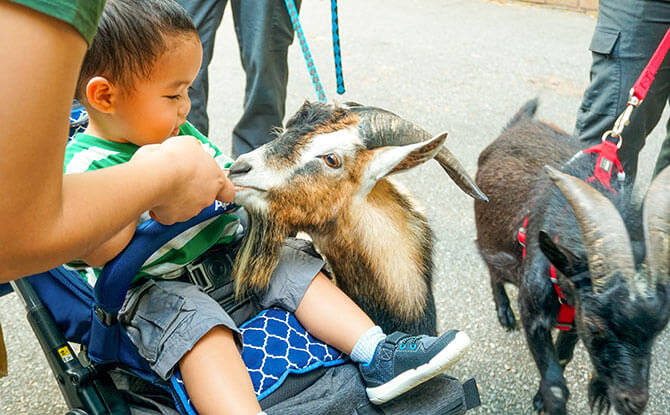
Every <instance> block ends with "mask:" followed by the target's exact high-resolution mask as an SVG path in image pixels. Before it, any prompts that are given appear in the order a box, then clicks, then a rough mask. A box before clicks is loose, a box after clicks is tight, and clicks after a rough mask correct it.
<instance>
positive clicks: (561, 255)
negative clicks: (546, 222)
mask: <svg viewBox="0 0 670 415" xmlns="http://www.w3.org/2000/svg"><path fill="white" fill-rule="evenodd" d="M539 241H540V249H541V250H542V253H543V254H544V255H545V256H546V257H547V259H548V260H549V262H551V264H552V265H553V266H555V267H556V269H557V270H559V271H560V272H561V273H562V274H563V275H565V276H566V277H568V278H570V277H573V276H575V275H577V274H581V273H582V272H584V271H585V270H586V269H587V267H586V266H585V264H584V263H583V261H582V260H580V258H579V257H578V256H577V255H575V254H573V253H572V252H571V251H570V250H569V249H567V248H565V247H563V246H561V245H559V244H557V243H556V242H554V241H553V240H552V239H551V237H550V236H549V234H547V232H545V231H540V236H539Z"/></svg>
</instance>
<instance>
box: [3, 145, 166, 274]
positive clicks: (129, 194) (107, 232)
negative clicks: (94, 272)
mask: <svg viewBox="0 0 670 415" xmlns="http://www.w3.org/2000/svg"><path fill="white" fill-rule="evenodd" d="M160 170H165V163H162V162H161V161H160V160H159V159H158V158H154V159H146V160H142V161H137V162H133V163H127V164H123V165H119V166H115V167H111V168H107V169H102V170H97V171H92V172H88V173H82V174H73V175H67V176H64V178H63V182H62V192H61V196H62V198H61V200H60V202H59V203H53V204H40V203H39V202H38V201H37V200H35V202H34V203H32V204H30V205H29V206H26V207H25V209H23V211H18V210H16V209H14V212H13V213H12V214H11V220H8V221H3V222H6V226H4V227H3V228H2V229H1V230H0V240H2V244H0V263H2V264H3V266H2V268H1V269H0V281H7V280H10V279H15V278H19V277H22V276H25V275H30V274H32V273H35V272H40V271H44V270H46V269H49V268H53V267H55V266H58V265H61V264H63V263H64V262H67V261H70V260H72V259H75V258H82V257H86V256H87V255H89V254H91V253H92V252H93V251H94V250H96V249H97V248H98V247H99V246H100V245H101V244H102V243H103V242H105V241H108V240H109V239H110V238H112V237H113V236H114V235H116V234H117V233H118V232H119V231H121V229H122V228H123V227H124V226H127V225H128V224H129V223H131V222H134V221H135V220H136V219H137V218H138V217H139V216H140V214H141V213H142V212H143V211H145V210H146V209H148V208H150V207H151V206H155V205H156V204H158V203H159V202H160V200H161V198H162V194H163V193H165V192H167V191H168V189H169V187H170V185H171V178H170V177H168V175H169V174H171V173H170V172H169V171H167V172H165V174H161V172H160ZM146 177H151V178H152V179H151V180H141V179H140V178H146Z"/></svg>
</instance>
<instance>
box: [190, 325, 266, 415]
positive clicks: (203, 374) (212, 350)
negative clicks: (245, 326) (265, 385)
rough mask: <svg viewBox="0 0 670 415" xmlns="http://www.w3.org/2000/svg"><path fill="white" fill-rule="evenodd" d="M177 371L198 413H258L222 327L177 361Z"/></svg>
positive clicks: (242, 368) (248, 382)
mask: <svg viewBox="0 0 670 415" xmlns="http://www.w3.org/2000/svg"><path fill="white" fill-rule="evenodd" d="M179 369H180V370H181V376H182V378H183V379H184V384H185V385H186V390H187V391H188V396H189V397H190V398H191V402H192V403H193V405H194V406H195V407H196V409H197V410H198V413H200V414H203V415H204V414H223V413H228V414H257V413H258V412H261V407H260V405H259V403H258V400H257V399H256V394H255V393H254V388H253V385H252V384H251V378H250V377H249V374H248V373H247V368H246V366H244V362H243V361H242V356H240V353H239V351H238V349H237V344H236V343H235V339H234V337H233V334H232V332H231V331H230V330H229V329H227V328H226V327H222V326H218V327H214V328H213V329H212V330H210V331H209V332H208V333H207V334H206V335H205V336H204V337H202V338H201V339H200V340H199V341H198V342H197V343H196V344H195V346H194V347H193V349H192V350H191V351H190V352H188V353H186V355H184V357H183V358H182V359H181V360H180V361H179ZM224 408H225V410H224Z"/></svg>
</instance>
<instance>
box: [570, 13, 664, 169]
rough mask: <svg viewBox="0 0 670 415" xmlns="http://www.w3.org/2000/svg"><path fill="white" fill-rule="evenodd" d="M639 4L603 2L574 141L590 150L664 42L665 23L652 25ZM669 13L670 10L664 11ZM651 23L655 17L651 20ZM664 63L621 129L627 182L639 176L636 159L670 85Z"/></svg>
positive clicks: (611, 122) (592, 45)
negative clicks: (576, 140) (581, 141)
mask: <svg viewBox="0 0 670 415" xmlns="http://www.w3.org/2000/svg"><path fill="white" fill-rule="evenodd" d="M645 3H647V2H644V1H641V0H633V1H631V0H602V1H601V2H600V6H599V7H600V10H599V14H598V22H597V25H596V30H595V32H594V34H593V39H592V41H591V45H590V47H589V48H590V50H591V51H592V53H593V64H592V66H591V84H590V85H589V87H588V88H587V90H586V91H585V93H584V97H583V100H582V104H581V106H580V108H579V111H578V114H577V123H576V131H575V133H576V135H577V136H578V137H579V138H580V139H581V140H583V141H585V142H586V143H588V144H596V143H598V142H600V140H601V137H602V134H603V133H604V132H605V131H607V130H609V129H611V128H612V126H613V125H614V122H615V121H616V118H617V117H618V116H619V114H620V113H621V112H623V110H624V109H625V107H626V104H627V100H628V92H629V91H630V88H631V87H632V86H633V84H634V83H635V81H636V80H637V78H638V76H639V75H640V73H641V72H642V70H643V69H644V66H645V65H646V64H647V62H648V61H649V58H650V57H651V55H652V54H653V52H654V50H655V49H656V46H657V45H658V44H659V42H660V40H661V39H662V38H663V35H664V34H665V31H666V29H667V22H666V23H663V22H658V21H651V20H650V17H649V16H650V15H652V14H653V13H654V12H655V10H650V9H649V8H647V7H646V6H645ZM663 7H668V8H670V5H669V6H663ZM652 17H653V16H652ZM669 65H670V60H668V59H666V61H664V63H663V65H662V67H661V70H659V74H658V75H657V80H656V81H655V82H654V83H653V85H652V88H651V89H650V91H649V93H648V94H647V97H646V99H645V100H644V102H643V103H642V105H641V106H640V107H639V108H637V109H636V110H635V111H634V112H633V116H632V117H631V120H630V124H629V125H628V126H627V127H626V128H625V129H624V132H623V137H624V142H623V146H622V148H621V150H620V151H619V157H620V159H621V161H622V163H623V166H624V170H625V171H626V174H627V175H628V177H629V179H630V180H631V181H633V180H634V178H635V175H636V173H637V158H638V153H639V151H640V150H641V149H642V147H643V146H644V142H645V139H646V137H647V135H648V134H649V132H651V130H653V128H654V127H655V126H656V124H657V123H658V120H659V118H660V115H661V112H662V111H663V108H664V106H665V102H666V100H667V96H668V90H669V88H670V85H668V82H667V79H666V78H667V72H668V66H669Z"/></svg>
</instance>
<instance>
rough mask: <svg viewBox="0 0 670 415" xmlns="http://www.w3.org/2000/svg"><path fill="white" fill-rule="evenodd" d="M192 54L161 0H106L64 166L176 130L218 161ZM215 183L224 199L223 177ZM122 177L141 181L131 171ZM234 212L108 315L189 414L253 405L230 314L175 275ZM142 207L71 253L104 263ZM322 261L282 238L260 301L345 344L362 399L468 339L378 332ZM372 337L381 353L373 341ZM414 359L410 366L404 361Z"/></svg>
mask: <svg viewBox="0 0 670 415" xmlns="http://www.w3.org/2000/svg"><path fill="white" fill-rule="evenodd" d="M201 60H202V51H201V46H200V41H199V39H198V35H197V32H196V29H195V27H193V24H192V22H191V20H190V18H189V16H188V14H187V13H186V12H185V11H184V10H183V9H182V8H181V7H180V6H178V5H177V4H176V3H174V2H173V1H172V0H108V2H107V6H106V8H105V10H104V13H103V16H102V19H101V21H100V25H99V29H98V33H97V35H96V37H95V39H94V41H93V44H92V46H91V48H90V49H89V51H88V53H87V54H86V57H85V59H84V63H83V66H82V70H81V73H80V77H79V81H78V85H77V91H76V94H77V98H78V99H79V100H80V101H81V102H82V104H83V105H84V106H85V107H86V109H87V110H88V113H89V120H90V123H89V126H88V128H87V129H86V131H85V132H84V133H82V134H78V135H76V136H75V137H74V138H73V140H72V142H71V143H70V144H68V147H67V151H66V160H65V172H66V173H78V172H83V171H88V170H96V169H100V168H108V167H111V168H113V167H112V166H114V165H117V164H120V163H124V162H126V161H128V160H130V159H131V158H133V157H142V156H143V154H145V153H146V152H150V151H152V149H153V147H152V146H151V145H152V144H158V143H163V142H164V141H166V140H167V139H168V138H169V137H173V136H178V135H179V136H184V135H190V136H193V137H195V139H197V140H198V142H199V143H200V145H202V146H203V147H204V148H206V149H207V150H208V151H209V152H210V153H211V154H212V156H214V157H215V158H216V159H217V160H221V161H222V162H223V161H225V156H224V155H222V154H221V152H220V151H219V150H218V149H217V148H216V147H215V146H214V145H213V144H212V143H210V142H209V141H208V140H207V138H205V137H204V136H202V135H201V134H200V133H199V132H198V131H197V130H196V129H195V128H193V127H192V126H191V125H190V124H188V123H186V115H187V114H188V111H189V109H190V101H189V98H188V88H189V86H190V85H191V83H192V82H193V80H194V79H195V77H196V75H197V73H198V70H199V68H200V63H201ZM193 137H178V138H170V140H175V139H180V140H195V139H194V138H193ZM227 184H228V186H229V187H230V190H231V192H230V194H229V195H230V197H229V198H228V201H232V200H233V197H234V193H233V192H234V190H233V186H232V184H231V183H229V182H228V183H227ZM129 185H132V186H141V185H142V178H141V177H138V178H137V182H135V183H132V184H129ZM119 203H123V200H120V201H119ZM235 213H236V212H233V214H230V215H228V214H224V215H221V216H219V217H217V218H216V219H214V220H211V221H208V222H205V223H204V224H202V225H201V226H199V227H196V228H194V229H191V230H189V231H187V232H185V233H184V234H182V235H180V236H179V237H177V238H175V239H173V240H172V241H170V242H169V243H168V244H166V245H165V246H164V247H162V248H161V249H160V250H159V251H157V252H156V253H155V254H154V255H153V256H152V257H151V258H149V260H147V262H146V263H145V264H144V266H143V267H142V269H141V270H140V273H139V274H138V275H137V276H136V278H135V280H134V282H133V286H132V288H131V289H130V290H129V292H128V296H127V298H126V302H125V304H124V306H123V308H122V310H121V311H120V312H119V321H120V322H121V324H123V325H124V327H125V328H126V331H127V332H128V334H129V336H130V337H131V339H132V341H133V343H134V344H135V345H136V346H137V347H138V349H139V352H140V354H141V355H142V356H143V357H145V358H146V359H147V361H148V362H149V363H150V365H151V367H152V369H153V370H154V371H155V372H156V373H157V374H158V375H159V376H160V377H162V378H163V379H167V378H169V376H170V375H171V373H172V371H173V370H174V368H175V367H178V368H179V369H180V371H181V374H182V377H183V379H184V383H185V384H186V389H187V390H188V393H189V396H190V397H191V400H192V403H193V404H194V406H195V407H196V409H197V410H198V412H200V413H201V414H209V413H217V414H218V413H230V414H257V413H262V410H261V408H260V405H259V404H258V401H257V400H256V396H255V394H254V391H253V388H252V384H251V380H250V378H249V375H248V373H247V371H246V368H245V367H244V364H243V362H242V359H241V356H240V354H239V351H238V344H239V343H238V342H239V341H240V335H239V331H238V329H237V327H236V326H235V323H234V322H233V321H232V319H231V318H230V317H229V316H228V315H227V314H226V313H225V312H224V310H223V309H222V308H221V306H219V304H218V303H217V302H216V301H214V300H213V299H212V298H211V297H209V296H208V295H207V294H205V293H204V292H202V291H201V290H200V289H199V288H198V287H196V286H194V285H191V284H189V283H186V282H181V281H178V280H176V279H175V278H178V277H180V276H181V275H182V274H183V272H184V270H183V268H184V267H185V265H187V264H189V263H190V262H192V261H193V260H195V259H196V258H197V257H198V256H199V255H201V254H202V253H204V252H205V251H207V250H208V249H209V248H210V247H212V246H214V245H217V246H219V247H220V246H221V244H227V243H230V242H232V241H233V240H235V239H236V238H238V237H239V235H241V234H242V232H243V229H241V225H240V222H239V220H238V218H237V217H236V216H235ZM138 216H140V215H139V212H138ZM146 219H147V216H146V214H142V216H140V217H139V218H138V220H135V221H132V222H131V223H128V225H127V226H126V227H125V228H124V229H123V230H122V231H121V232H119V233H118V234H116V235H114V236H113V237H111V238H110V239H109V240H108V241H107V242H105V243H103V244H102V245H100V246H98V247H95V248H94V249H92V250H91V252H90V253H89V254H88V255H86V256H85V257H84V258H82V259H83V260H84V262H86V263H87V264H89V265H92V266H102V265H104V264H105V263H106V262H107V261H109V260H110V259H112V258H113V257H114V256H116V255H117V254H118V253H119V252H120V251H121V250H122V249H123V248H124V247H125V246H126V245H127V244H128V242H129V241H130V239H131V238H132V236H133V234H134V231H135V228H136V226H137V223H138V221H144V220H146ZM323 266H324V262H323V261H322V260H321V259H318V258H315V257H312V256H310V255H308V254H306V253H304V252H302V251H300V250H296V249H293V248H292V247H291V246H289V245H286V246H285V247H284V249H283V250H282V256H281V258H280V263H279V266H278V267H277V270H275V273H274V274H273V277H272V281H271V284H270V287H269V288H268V289H267V291H266V292H263V293H258V296H259V298H260V302H261V305H262V306H263V307H270V306H279V307H283V308H285V309H287V310H289V311H292V312H294V313H295V316H296V317H297V318H298V320H299V321H301V323H302V324H303V325H304V326H305V328H306V329H307V330H309V331H310V333H312V334H313V335H314V336H315V337H317V338H319V339H321V340H322V341H324V342H326V343H328V344H330V345H331V346H333V347H335V348H337V349H339V350H341V351H343V352H345V353H347V354H349V355H350V357H351V359H352V360H353V361H355V362H358V363H359V367H360V369H361V374H362V375H363V379H364V381H365V382H366V385H367V386H368V388H367V392H368V396H369V397H370V399H371V401H373V402H375V403H382V402H385V401H387V400H390V399H392V398H393V397H395V396H398V395H399V394H401V393H403V392H405V391H407V390H409V389H411V388H412V387H414V386H415V385H417V384H419V383H421V382H424V381H426V380H428V379H429V378H431V377H433V376H435V375H436V374H437V373H440V372H442V371H444V370H446V369H447V368H448V367H450V366H451V365H452V364H453V363H454V362H456V361H457V360H458V359H459V358H460V356H461V355H462V353H463V352H464V351H465V350H466V349H467V347H468V346H469V343H470V340H469V339H468V337H467V335H465V333H462V332H458V331H451V332H449V333H446V334H445V335H443V336H441V337H438V338H435V337H428V336H408V335H405V334H404V333H394V334H393V335H392V336H389V338H387V337H386V335H385V334H384V333H382V331H381V329H380V328H379V327H378V326H375V325H374V323H373V322H372V321H371V320H370V319H369V318H368V317H367V315H365V314H364V313H363V312H362V310H361V309H360V308H358V306H357V305H356V304H355V303H354V302H353V301H352V300H350V299H349V298H348V297H347V296H346V295H345V294H344V293H342V292H341V291H340V290H339V289H338V288H337V287H336V286H335V285H333V284H332V283H331V282H330V280H329V279H328V278H327V277H325V275H324V274H323V273H322V272H321V269H322V267H323ZM279 270H280V271H281V272H280V271H279ZM287 270H290V272H286V271H287ZM406 344H411V345H412V346H413V347H411V348H409V347H405V345H406ZM382 348H383V349H384V353H377V351H379V350H381V349H382ZM418 366H423V367H422V370H417V371H414V370H412V369H414V368H416V367H418ZM427 373H428V374H427Z"/></svg>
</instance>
